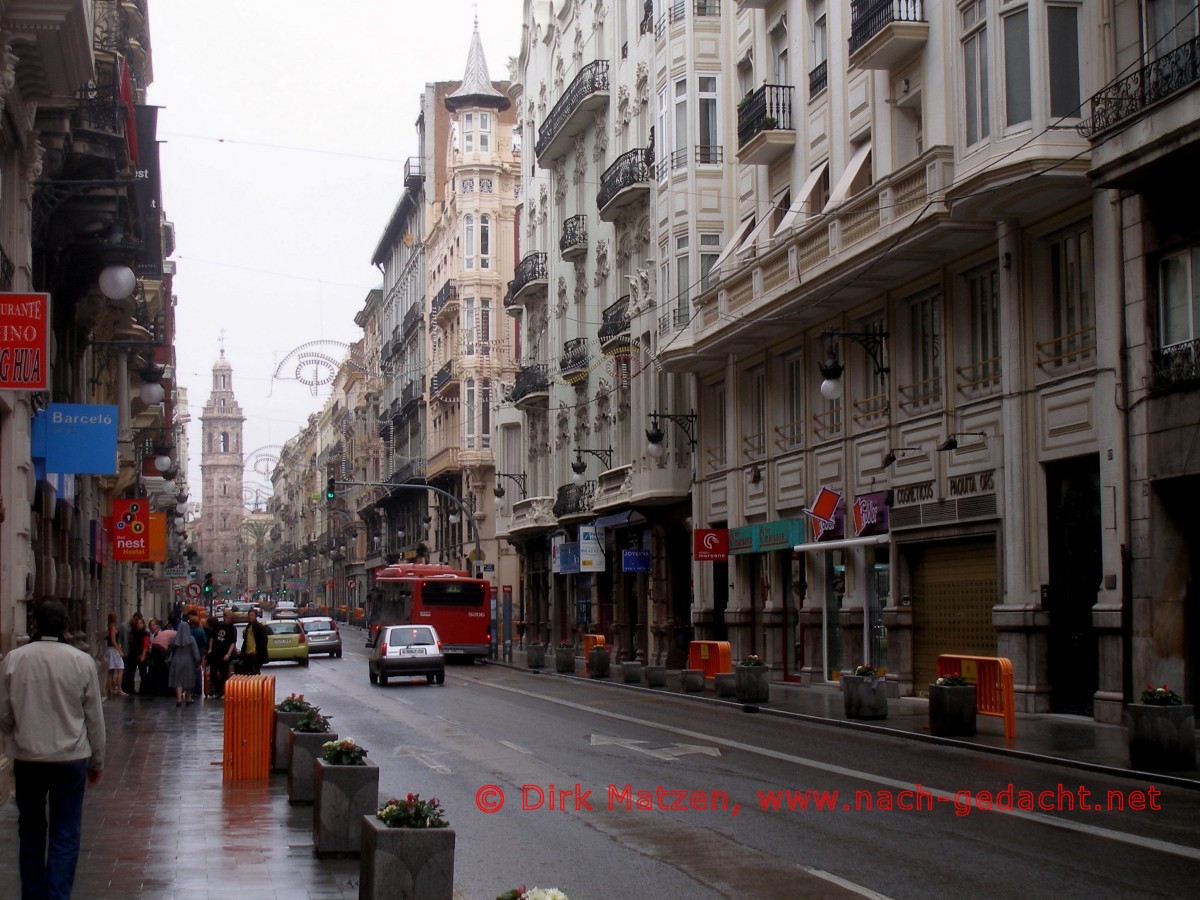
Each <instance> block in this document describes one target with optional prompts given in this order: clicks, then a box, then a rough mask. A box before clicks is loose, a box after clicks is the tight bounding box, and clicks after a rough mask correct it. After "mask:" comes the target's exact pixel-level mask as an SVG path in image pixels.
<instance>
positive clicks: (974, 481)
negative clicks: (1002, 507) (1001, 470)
mask: <svg viewBox="0 0 1200 900" xmlns="http://www.w3.org/2000/svg"><path fill="white" fill-rule="evenodd" d="M946 487H947V488H948V489H949V491H950V496H951V497H969V496H971V495H972V494H994V493H996V470H995V469H989V470H988V471H986V472H975V473H972V474H970V475H955V476H954V477H953V478H949V479H947V480H946Z"/></svg>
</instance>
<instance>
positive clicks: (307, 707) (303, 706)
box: [275, 694, 317, 713]
mask: <svg viewBox="0 0 1200 900" xmlns="http://www.w3.org/2000/svg"><path fill="white" fill-rule="evenodd" d="M275 709H276V710H277V711H278V712H299V713H302V712H314V711H316V710H317V707H315V706H313V705H312V704H311V703H309V702H308V701H307V700H305V699H304V695H303V694H288V695H287V696H286V697H284V698H283V699H282V700H280V701H279V702H278V703H277V704H275Z"/></svg>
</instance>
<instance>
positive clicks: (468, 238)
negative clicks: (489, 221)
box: [463, 216, 475, 269]
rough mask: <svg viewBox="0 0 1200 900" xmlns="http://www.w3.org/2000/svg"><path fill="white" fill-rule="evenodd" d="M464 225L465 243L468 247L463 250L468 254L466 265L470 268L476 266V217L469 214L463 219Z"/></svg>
mask: <svg viewBox="0 0 1200 900" xmlns="http://www.w3.org/2000/svg"><path fill="white" fill-rule="evenodd" d="M463 227H464V229H465V232H466V233H465V234H464V235H463V243H464V244H465V246H466V249H465V250H464V251H463V252H464V253H465V254H466V257H467V259H466V267H467V268H468V269H474V268H475V217H474V216H467V217H466V218H465V219H463Z"/></svg>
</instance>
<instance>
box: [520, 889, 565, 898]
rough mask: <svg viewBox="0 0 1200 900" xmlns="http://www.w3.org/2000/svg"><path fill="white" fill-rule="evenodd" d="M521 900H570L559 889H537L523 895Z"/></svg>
mask: <svg viewBox="0 0 1200 900" xmlns="http://www.w3.org/2000/svg"><path fill="white" fill-rule="evenodd" d="M521 900H570V898H569V897H567V895H566V894H564V893H563V892H562V891H560V890H559V889H558V888H540V887H535V888H531V889H530V890H528V891H526V892H525V893H524V894H522V895H521Z"/></svg>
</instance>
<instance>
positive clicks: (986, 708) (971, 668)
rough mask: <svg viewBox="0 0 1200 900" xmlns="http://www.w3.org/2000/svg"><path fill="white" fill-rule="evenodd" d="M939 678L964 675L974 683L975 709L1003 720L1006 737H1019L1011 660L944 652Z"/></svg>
mask: <svg viewBox="0 0 1200 900" xmlns="http://www.w3.org/2000/svg"><path fill="white" fill-rule="evenodd" d="M937 673H938V678H942V677H943V676H946V675H961V676H962V677H963V678H965V679H966V680H967V681H969V682H970V683H971V684H973V685H975V711H976V712H977V713H979V715H981V716H996V717H998V718H1001V719H1003V720H1004V738H1005V740H1009V741H1011V740H1013V739H1014V738H1015V737H1016V736H1017V710H1016V703H1015V701H1014V699H1013V671H1012V660H1010V659H1005V658H1004V657H995V656H960V655H959V654H957V653H943V654H941V655H940V656H939V657H938V662H937Z"/></svg>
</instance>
